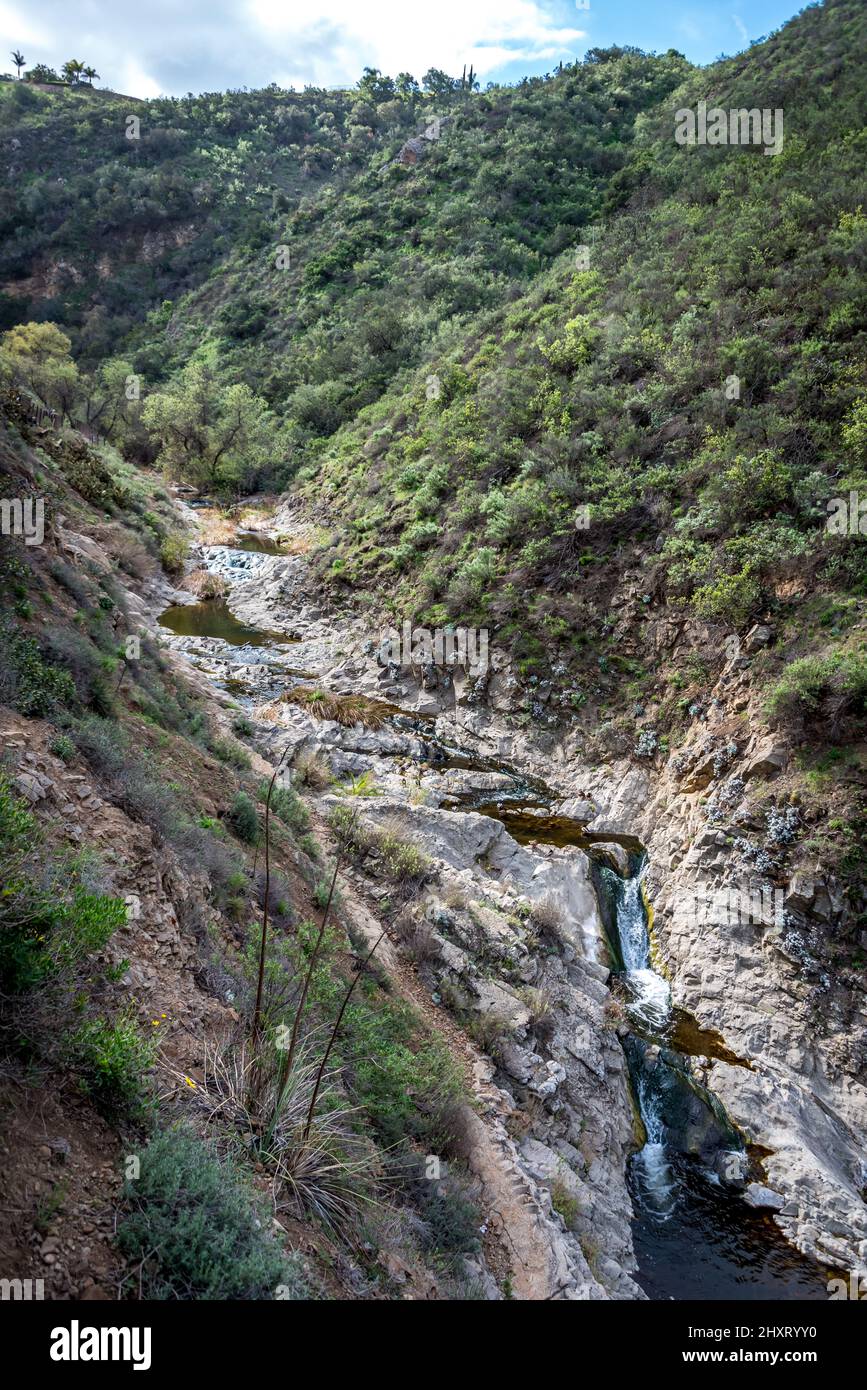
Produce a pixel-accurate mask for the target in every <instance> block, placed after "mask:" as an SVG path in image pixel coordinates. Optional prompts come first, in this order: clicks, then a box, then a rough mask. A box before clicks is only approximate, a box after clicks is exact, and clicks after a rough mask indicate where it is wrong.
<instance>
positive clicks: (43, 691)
mask: <svg viewBox="0 0 867 1390" xmlns="http://www.w3.org/2000/svg"><path fill="white" fill-rule="evenodd" d="M0 703H2V704H8V705H12V706H13V707H14V708H15V709H17V710H18V712H19V713H20V714H24V715H27V716H28V717H29V718H31V719H42V718H44V717H45V716H46V715H50V714H54V713H56V712H57V710H58V709H61V708H63V707H71V706H74V705H75V703H76V692H75V685H74V683H73V680H72V677H71V676H70V675H69V673H68V672H67V671H61V670H60V669H59V667H57V666H51V665H49V663H48V662H47V661H45V659H44V657H43V655H42V653H41V651H40V650H39V646H38V644H37V642H36V641H35V639H34V638H32V637H26V636H25V635H24V634H23V633H20V632H15V631H14V630H13V629H12V628H11V626H10V625H9V624H7V623H4V624H3V626H2V628H0Z"/></svg>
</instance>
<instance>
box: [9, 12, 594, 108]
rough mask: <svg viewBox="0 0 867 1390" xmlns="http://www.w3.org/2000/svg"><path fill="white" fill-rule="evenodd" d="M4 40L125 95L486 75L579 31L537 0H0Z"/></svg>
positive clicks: (548, 51)
mask: <svg viewBox="0 0 867 1390" xmlns="http://www.w3.org/2000/svg"><path fill="white" fill-rule="evenodd" d="M0 19H2V21H3V22H2V29H3V31H4V33H5V34H6V36H7V43H8V45H9V46H10V47H11V46H15V47H18V46H23V45H25V44H26V45H28V46H29V48H30V49H31V50H32V51H31V52H26V57H27V60H28V63H30V64H33V63H36V62H46V63H49V64H51V65H52V66H55V67H56V66H58V65H60V64H62V63H63V62H64V60H65V59H66V58H69V57H72V56H75V57H78V58H81V59H82V60H83V61H84V62H89V63H93V65H94V66H95V67H96V68H97V69H98V71H99V72H100V73H101V74H102V85H104V86H110V87H113V88H114V89H115V90H117V91H124V92H128V93H129V94H130V95H131V96H154V95H156V94H158V93H159V92H168V93H172V94H183V93H185V92H187V91H196V92H198V91H218V90H222V89H224V88H227V87H242V86H247V87H259V86H264V85H266V84H267V83H269V82H273V81H277V82H281V83H286V82H288V81H289V80H290V78H291V79H292V80H293V85H296V86H303V85H304V84H305V83H310V84H312V85H314V86H323V87H334V86H349V85H353V84H354V83H355V82H356V81H357V80H358V78H359V77H360V75H361V70H362V68H363V67H364V66H365V65H369V66H371V67H377V68H380V69H381V70H382V71H383V72H388V73H391V74H392V75H394V74H395V73H397V72H399V71H409V72H412V73H414V74H415V76H416V77H417V78H419V79H421V77H422V76H423V74H424V73H425V72H426V71H427V69H428V68H430V67H437V68H443V69H445V71H446V72H451V73H454V74H459V73H460V72H461V70H462V68H463V66H464V63H470V62H472V63H473V65H474V67H475V69H476V71H477V73H478V74H479V76H480V78H483V79H484V78H488V77H490V76H492V75H493V74H495V73H496V72H498V71H499V70H500V69H502V68H503V67H504V66H505V65H507V64H508V63H511V62H516V61H520V62H522V63H526V64H528V65H531V64H533V63H534V62H536V63H547V62H550V61H552V60H554V61H556V60H557V59H558V58H560V57H563V58H568V57H571V56H574V53H575V50H576V45H577V44H579V43H580V41H581V40H582V39H584V38H586V34H585V32H584V31H583V30H581V29H575V28H571V27H569V26H564V25H563V24H562V23H561V22H560V21H559V20H557V19H555V18H554V17H553V14H552V13H549V12H548V11H546V8H545V4H544V3H537V0H436V4H435V5H433V4H431V3H430V0H428V3H426V4H425V3H422V4H419V5H417V6H407V4H406V3H405V0H366V3H364V4H360V3H359V0H317V3H316V5H315V7H314V6H312V5H310V4H304V3H300V0H184V3H183V4H179V3H178V0H147V3H146V4H143V5H140V6H139V5H130V6H127V5H123V4H115V5H113V6H108V5H105V4H103V3H101V2H100V0H75V4H74V5H72V6H70V4H69V0H0Z"/></svg>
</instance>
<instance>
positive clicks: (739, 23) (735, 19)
mask: <svg viewBox="0 0 867 1390" xmlns="http://www.w3.org/2000/svg"><path fill="white" fill-rule="evenodd" d="M732 24H733V25H734V26H735V28H736V29H737V31H738V33H739V34H740V36H741V38H742V39H743V41H744V43H749V41H750V36H749V33H748V31H747V26H746V25H745V24H744V21H743V20H742V19H741V17H740V15H737V14H733V15H732Z"/></svg>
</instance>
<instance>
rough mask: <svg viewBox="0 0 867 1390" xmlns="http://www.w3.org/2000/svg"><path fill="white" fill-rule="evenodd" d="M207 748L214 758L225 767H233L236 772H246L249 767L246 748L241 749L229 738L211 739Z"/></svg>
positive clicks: (248, 755) (248, 756)
mask: <svg viewBox="0 0 867 1390" xmlns="http://www.w3.org/2000/svg"><path fill="white" fill-rule="evenodd" d="M208 747H209V749H210V751H211V752H212V753H213V755H214V757H215V758H219V759H220V762H221V763H225V764H226V765H227V767H233V768H234V769H235V771H236V772H246V771H247V769H248V768H249V767H250V754H249V753H248V752H247V750H246V748H242V747H241V745H240V743H233V742H232V740H231V739H230V738H213V739H211V741H210V743H209V744H208Z"/></svg>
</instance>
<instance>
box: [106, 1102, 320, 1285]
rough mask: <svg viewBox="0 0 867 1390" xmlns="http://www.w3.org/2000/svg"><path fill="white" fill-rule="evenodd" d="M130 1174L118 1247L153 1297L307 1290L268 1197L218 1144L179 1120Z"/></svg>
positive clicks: (155, 1140) (151, 1145) (158, 1137)
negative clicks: (278, 1236) (275, 1229)
mask: <svg viewBox="0 0 867 1390" xmlns="http://www.w3.org/2000/svg"><path fill="white" fill-rule="evenodd" d="M140 1165H141V1171H140V1173H139V1175H138V1177H136V1178H135V1179H132V1180H130V1181H128V1182H127V1184H126V1188H125V1192H124V1196H125V1203H126V1214H125V1216H124V1218H123V1220H122V1222H121V1225H120V1229H119V1232H118V1242H119V1245H120V1248H121V1250H122V1251H123V1252H124V1254H125V1255H127V1256H128V1258H129V1260H130V1262H131V1263H132V1264H133V1266H134V1269H135V1273H136V1276H137V1277H140V1278H141V1280H142V1285H141V1289H142V1296H143V1297H144V1298H149V1299H160V1300H165V1299H273V1298H292V1299H297V1298H306V1297H308V1293H307V1289H306V1286H305V1282H304V1279H303V1277H302V1276H301V1274H300V1272H299V1270H298V1268H297V1267H296V1265H294V1264H293V1263H291V1262H290V1261H288V1260H287V1258H286V1256H285V1254H284V1252H283V1250H282V1249H281V1247H280V1246H279V1244H278V1243H277V1241H276V1240H275V1239H274V1237H273V1236H272V1235H271V1230H270V1227H271V1221H270V1217H269V1216H268V1213H267V1212H266V1210H265V1207H264V1203H263V1202H262V1201H261V1200H260V1199H258V1198H257V1197H256V1196H255V1195H254V1193H253V1191H252V1190H251V1188H250V1186H249V1184H248V1183H245V1182H244V1181H243V1180H242V1179H241V1178H240V1176H239V1174H238V1171H237V1169H236V1168H235V1167H234V1166H233V1165H232V1164H231V1163H229V1162H227V1161H226V1160H224V1159H221V1158H220V1157H219V1155H218V1154H217V1153H216V1152H215V1150H214V1148H213V1146H211V1145H209V1144H207V1143H204V1142H203V1141H202V1140H201V1139H199V1138H198V1137H197V1136H196V1134H195V1133H193V1132H192V1131H190V1130H185V1129H182V1128H177V1129H170V1130H164V1131H163V1132H162V1133H159V1134H157V1135H155V1136H154V1138H153V1139H152V1140H151V1142H150V1143H149V1144H148V1146H147V1148H146V1149H145V1150H144V1152H143V1153H142V1154H141V1156H140Z"/></svg>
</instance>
